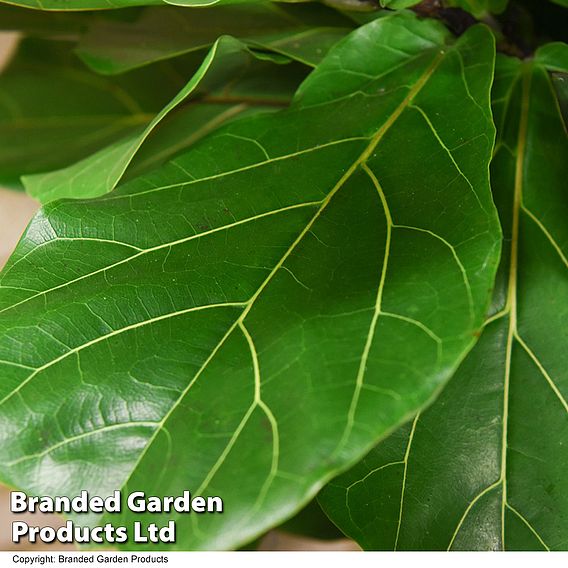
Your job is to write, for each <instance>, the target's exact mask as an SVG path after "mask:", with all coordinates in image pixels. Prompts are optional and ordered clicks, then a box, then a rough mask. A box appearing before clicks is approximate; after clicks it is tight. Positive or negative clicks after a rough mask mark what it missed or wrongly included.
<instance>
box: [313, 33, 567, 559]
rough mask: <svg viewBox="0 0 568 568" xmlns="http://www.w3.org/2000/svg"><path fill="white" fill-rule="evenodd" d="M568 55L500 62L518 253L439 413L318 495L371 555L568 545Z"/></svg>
mask: <svg viewBox="0 0 568 568" xmlns="http://www.w3.org/2000/svg"><path fill="white" fill-rule="evenodd" d="M566 49H567V46H563V47H562V46H561V45H559V44H555V45H550V46H547V47H545V48H543V49H542V50H540V51H539V52H537V54H536V56H535V58H534V61H528V62H526V63H522V62H520V61H518V60H516V59H507V58H505V57H504V56H501V58H500V60H499V64H498V67H497V76H496V83H495V86H494V92H493V97H494V111H495V120H496V124H497V127H498V133H500V136H499V141H498V146H497V149H496V153H495V158H494V161H493V164H492V185H493V192H494V195H495V201H496V203H497V206H498V208H499V212H500V217H501V223H502V225H503V229H504V233H505V243H506V244H505V248H504V251H503V259H502V264H501V269H500V271H499V276H498V278H497V287H496V290H495V294H494V302H493V307H492V311H491V315H490V317H489V319H488V320H487V323H486V325H485V329H484V331H483V334H482V336H481V339H480V341H479V343H478V344H477V345H476V347H475V348H474V349H473V351H472V352H471V354H470V355H469V356H468V357H467V359H466V361H465V362H464V363H463V365H462V366H461V367H460V369H459V370H458V372H457V373H456V375H455V376H454V377H453V378H452V379H451V381H450V383H449V384H448V386H447V387H446V388H445V390H444V391H443V393H442V394H441V396H440V397H439V398H438V400H437V401H436V402H435V403H434V405H433V406H432V407H430V408H428V409H427V410H426V411H425V412H424V413H423V414H420V415H419V416H418V417H417V419H416V420H415V421H414V422H413V423H412V424H409V425H407V426H405V427H404V428H403V429H401V430H400V431H398V432H397V433H396V434H394V435H393V436H391V437H390V438H388V439H387V440H386V441H384V442H383V443H381V444H379V445H378V446H377V447H376V448H375V449H374V450H373V451H372V452H371V453H370V454H369V455H368V456H367V457H366V458H365V459H364V460H363V461H362V462H360V463H359V464H358V465H357V466H355V467H354V468H353V469H352V470H351V471H349V472H347V473H346V474H344V475H343V476H341V477H339V478H338V479H336V480H334V481H333V482H332V483H331V484H330V485H329V486H328V487H327V488H326V489H325V490H324V492H323V493H322V495H321V496H320V501H321V503H323V505H324V507H325V508H326V510H327V512H328V514H330V515H331V517H332V519H333V520H334V521H335V522H336V523H337V524H338V525H339V526H340V527H341V528H342V529H343V530H344V531H345V532H346V533H347V534H348V535H350V536H352V537H353V538H355V539H356V540H357V541H358V542H359V543H360V544H361V545H362V546H364V547H365V548H370V549H387V550H390V549H401V550H407V549H411V550H417V549H418V550H430V549H435V550H445V549H452V550H456V549H458V550H498V549H506V550H566V548H567V547H568V497H567V496H568V482H567V478H566V471H567V468H568V417H567V413H568V404H567V402H566V400H567V398H568V373H567V369H568V355H567V351H566V344H567V341H568V311H567V306H568V262H567V256H568V229H567V224H566V218H567V216H568V196H567V194H566V179H567V178H568V161H567V160H566V157H567V156H568V139H567V135H566V127H565V125H564V124H563V120H562V116H561V113H560V109H559V105H558V101H557V97H556V93H555V91H554V88H553V85H552V82H551V77H550V70H551V69H554V70H558V69H562V68H564V69H566V70H568V61H567V60H566V58H565V57H564V56H563V55H562V54H564V55H565V54H566ZM547 67H548V69H547ZM417 527H420V530H416V529H417Z"/></svg>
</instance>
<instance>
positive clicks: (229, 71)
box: [23, 37, 303, 203]
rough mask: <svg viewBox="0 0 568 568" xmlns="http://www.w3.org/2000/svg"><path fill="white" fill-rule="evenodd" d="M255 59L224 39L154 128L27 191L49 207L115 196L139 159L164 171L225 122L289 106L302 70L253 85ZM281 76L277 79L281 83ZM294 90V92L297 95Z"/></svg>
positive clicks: (268, 75) (258, 77)
mask: <svg viewBox="0 0 568 568" xmlns="http://www.w3.org/2000/svg"><path fill="white" fill-rule="evenodd" d="M254 62H255V55H254V54H253V53H252V52H251V51H250V50H248V49H246V48H245V47H244V46H243V44H241V43H240V42H239V41H237V40H235V39H233V38H230V37H224V38H221V39H220V40H219V41H218V42H216V43H215V45H214V46H213V47H212V48H211V50H210V51H209V53H208V54H207V56H206V57H205V60H204V61H203V63H202V64H201V66H200V67H199V68H198V70H197V71H196V73H195V74H194V75H193V77H191V79H190V80H189V81H188V82H187V83H186V84H185V85H184V87H183V88H182V89H181V90H180V91H179V92H178V93H177V94H176V95H175V97H173V98H172V100H171V101H169V102H168V103H167V104H166V105H164V107H163V108H162V109H161V110H160V111H159V112H158V113H157V114H156V115H155V116H154V117H153V118H152V119H151V120H150V121H149V122H148V124H147V126H145V127H144V128H142V129H139V130H138V131H136V132H135V133H133V134H132V135H130V136H127V137H124V138H121V139H119V140H118V141H116V142H115V143H114V144H112V145H110V146H107V147H105V148H103V149H102V150H100V151H99V152H97V153H95V154H92V155H90V156H88V157H87V158H85V159H83V160H81V161H79V162H76V163H74V164H72V165H70V166H68V167H66V168H63V169H60V170H56V171H53V172H47V173H41V174H35V175H32V176H25V177H24V178H23V182H24V185H25V187H26V191H27V192H28V193H29V194H30V195H31V196H32V197H35V198H36V199H38V200H39V201H41V202H42V203H47V202H49V201H54V200H56V199H61V198H65V197H72V198H87V197H96V196H99V195H103V194H105V193H108V192H109V191H111V190H112V189H113V188H114V187H116V186H117V184H118V183H119V182H120V180H121V179H122V178H123V176H124V175H125V173H126V171H127V169H128V168H129V166H130V165H131V164H132V163H133V161H134V160H135V158H136V156H137V155H138V153H139V152H140V151H141V150H142V149H143V155H142V156H140V158H139V159H138V160H137V164H135V165H137V166H138V167H136V168H135V171H138V170H139V169H140V168H139V166H140V165H141V164H142V162H144V163H148V162H149V163H150V164H151V165H159V164H160V163H163V162H164V161H165V160H166V159H167V158H169V157H171V156H172V155H173V154H175V153H176V152H179V151H180V150H183V149H184V148H186V147H188V146H190V145H191V144H193V143H194V142H196V141H197V140H199V139H200V138H202V137H203V136H205V135H207V134H208V133H209V132H211V131H212V130H214V129H215V128H217V127H219V126H220V125H222V124H223V123H224V122H226V121H228V120H230V119H233V118H234V117H235V116H238V115H240V114H242V113H244V112H247V111H250V110H251V108H258V107H260V108H265V107H268V108H270V107H271V106H276V107H278V106H282V105H283V104H286V103H287V102H288V101H289V99H290V97H291V95H292V93H293V89H294V88H295V86H297V84H298V82H299V81H300V79H301V78H302V77H303V73H302V70H299V69H298V68H297V67H294V66H291V68H290V69H286V70H284V71H281V70H279V71H278V72H277V73H273V72H272V71H271V70H267V67H270V64H264V65H261V66H260V69H257V68H255V71H256V72H258V74H257V73H256V72H253V73H252V76H253V80H252V81H251V77H250V75H251V73H250V69H249V68H250V67H253V66H254ZM275 75H277V77H276V78H275ZM291 88H292V91H291ZM190 97H193V98H194V99H195V100H194V101H193V102H194V104H193V105H191V107H188V108H186V109H184V110H183V111H182V113H181V115H180V114H179V113H178V114H177V115H175V116H174V117H173V120H171V121H170V126H169V127H166V128H167V132H165V133H164V131H163V130H162V131H161V133H160V136H159V139H158V140H154V143H152V144H149V143H150V142H151V141H152V139H151V137H152V135H153V134H154V131H155V130H156V129H157V128H158V127H159V126H160V125H161V123H162V121H163V120H164V119H166V118H167V117H168V116H171V114H172V113H174V111H175V110H176V109H178V107H180V105H182V104H183V103H187V102H188V99H189V98H190Z"/></svg>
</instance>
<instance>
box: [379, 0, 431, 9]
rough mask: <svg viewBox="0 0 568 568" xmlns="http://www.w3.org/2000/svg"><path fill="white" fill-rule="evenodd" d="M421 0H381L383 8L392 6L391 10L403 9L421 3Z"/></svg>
mask: <svg viewBox="0 0 568 568" xmlns="http://www.w3.org/2000/svg"><path fill="white" fill-rule="evenodd" d="M420 2H421V0H379V3H380V5H381V7H382V8H390V9H391V10H401V9H403V8H410V7H411V6H416V4H420Z"/></svg>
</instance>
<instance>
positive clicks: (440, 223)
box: [0, 14, 500, 549]
mask: <svg viewBox="0 0 568 568" xmlns="http://www.w3.org/2000/svg"><path fill="white" fill-rule="evenodd" d="M493 58H494V51H493V43H492V35H491V33H490V32H489V30H487V29H486V28H485V27H474V28H471V29H470V30H469V31H468V32H467V33H466V34H465V35H464V36H462V37H461V38H460V39H459V40H457V42H456V43H453V41H452V39H451V38H450V37H449V34H448V33H447V32H446V30H445V29H444V28H443V27H442V26H440V25H439V24H438V23H436V22H431V21H419V20H417V19H416V18H414V17H413V16H412V15H410V14H397V15H394V16H392V17H389V18H382V19H379V20H376V21H374V22H372V23H370V24H368V25H366V26H363V27H362V28H360V29H358V30H357V31H355V32H354V33H352V34H351V35H350V36H349V37H348V38H347V39H346V40H345V41H343V42H341V43H340V44H339V45H338V46H337V47H336V48H334V49H333V50H332V51H331V52H330V54H329V55H328V57H327V58H326V59H325V60H324V61H323V62H322V63H321V65H319V66H318V68H317V69H316V70H315V71H314V72H313V73H312V74H311V75H310V76H309V77H308V79H307V80H306V81H305V82H304V83H303V85H302V86H301V88H300V89H299V91H298V93H297V96H296V98H295V100H294V103H293V105H292V106H291V108H290V109H289V110H286V111H281V112H278V113H274V114H268V115H256V116H254V117H251V118H248V119H243V120H240V121H237V122H233V123H231V124H230V125H228V126H226V127H224V128H222V129H220V130H218V131H216V132H215V133H213V134H212V135H210V136H209V137H208V138H206V139H204V140H203V141H202V142H200V143H199V144H197V145H196V146H194V147H193V148H192V149H191V151H189V152H187V153H185V154H183V155H181V156H180V157H178V158H176V159H175V160H174V161H173V163H172V164H170V165H167V166H164V167H162V168H160V169H158V170H156V171H154V172H153V173H151V174H147V175H144V176H143V177H141V178H139V179H137V180H133V181H132V182H130V183H128V184H126V185H123V186H121V187H119V188H118V189H117V190H115V191H114V192H113V193H111V194H110V195H106V196H104V197H102V198H99V199H94V200H87V201H59V202H55V203H53V204H50V205H48V206H46V207H45V208H44V209H42V210H41V212H40V213H39V214H38V216H37V217H36V218H35V219H34V220H33V222H32V223H31V225H30V226H29V228H28V229H27V231H26V233H25V235H24V237H23V239H22V241H21V242H20V244H19V246H18V248H17V250H16V252H15V254H14V255H13V256H12V258H11V260H10V261H9V263H8V265H7V267H6V268H5V270H4V272H3V273H2V277H1V280H0V318H1V319H0V369H1V373H2V381H1V382H0V475H1V478H2V480H3V481H5V482H7V483H9V484H12V485H15V486H19V487H23V488H25V489H26V490H27V491H29V492H31V493H40V494H60V493H63V494H74V493H75V492H76V491H77V490H78V489H79V488H81V489H87V490H89V491H92V492H93V493H95V494H106V493H108V492H109V491H111V490H114V489H116V488H117V487H121V488H122V489H123V490H124V491H125V492H129V491H134V490H143V491H146V492H147V493H148V494H152V495H166V494H168V495H172V494H177V493H178V492H180V491H181V490H183V489H189V490H191V491H192V492H193V493H194V494H206V495H207V494H209V495H211V494H218V495H220V496H221V497H223V499H224V502H225V512H224V513H223V514H222V515H201V516H196V515H180V516H178V517H177V518H176V521H177V531H178V532H177V542H176V543H175V545H172V546H173V547H176V548H181V549H194V548H195V549H197V548H207V549H211V548H230V547H236V546H239V545H241V544H242V543H244V542H246V541H248V540H250V539H252V538H254V537H255V536H257V535H258V534H260V533H262V532H263V531H264V530H266V529H267V528H268V527H270V526H273V525H275V524H277V523H279V522H281V521H282V520H284V519H285V518H287V517H289V516H291V515H292V514H293V513H294V512H296V511H297V510H298V509H299V508H301V506H302V505H303V504H305V503H307V502H308V501H309V500H310V499H311V498H312V497H313V496H314V494H315V493H316V492H317V491H318V490H319V488H320V487H321V486H322V484H323V483H325V482H326V481H327V480H329V479H330V478H331V477H332V476H334V475H335V474H336V473H337V472H338V471H339V470H341V469H344V468H345V467H347V466H349V465H350V464H352V463H353V462H354V461H355V460H357V459H359V458H360V457H361V455H362V454H363V453H364V452H366V451H368V450H369V449H370V448H371V447H372V445H373V444H374V443H375V442H376V441H377V439H378V438H380V437H381V436H384V435H385V434H386V433H387V432H389V431H390V430H392V429H393V428H395V427H396V426H398V425H399V424H401V423H403V422H404V421H405V420H407V419H408V417H409V416H411V415H412V414H414V413H415V412H416V410H417V408H419V407H421V406H422V405H424V404H425V403H426V402H427V401H429V400H430V399H431V398H432V396H433V395H434V394H435V393H437V392H438V391H439V390H440V388H441V387H442V386H443V384H444V383H445V382H446V380H447V379H448V378H449V377H450V376H451V375H452V374H453V373H454V371H455V369H456V367H457V365H458V363H459V361H460V360H461V359H462V358H463V357H464V355H465V354H466V352H467V351H468V350H469V349H470V348H471V346H472V345H473V344H474V342H475V334H476V331H477V330H478V329H479V327H480V325H481V323H482V321H483V316H484V314H485V312H486V309H487V303H488V300H489V290H490V288H491V283H492V282H493V280H494V275H495V270H496V266H497V260H498V256H499V249H500V229H499V226H498V219H497V214H496V211H495V209H494V206H493V203H492V199H491V195H490V191H489V179H488V164H489V160H490V156H491V150H492V147H493V138H494V127H493V124H492V121H491V114H490V108H489V89H490V84H491V80H492V73H493ZM448 92H451V93H452V97H451V98H449V97H448V96H447V93H448ZM441 106H443V108H444V112H443V113H441V112H439V109H440V107H441ZM32 267H33V268H32ZM22 424H25V429H23V428H22V427H21V425H22ZM167 518H168V519H169V518H171V517H170V515H169V514H167ZM81 520H82V522H85V520H84V519H83V518H82V519H81ZM136 520H141V521H142V522H161V521H165V520H166V517H165V516H164V517H162V516H160V515H148V516H145V515H142V516H140V515H136V517H134V516H133V514H132V513H127V512H125V513H124V514H123V515H121V516H117V515H113V516H112V518H110V517H109V518H108V521H109V522H114V523H120V524H126V525H130V524H131V523H132V522H134V521H136ZM102 521H105V519H102ZM130 546H133V545H132V544H130Z"/></svg>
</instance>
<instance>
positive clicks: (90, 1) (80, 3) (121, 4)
mask: <svg viewBox="0 0 568 568" xmlns="http://www.w3.org/2000/svg"><path fill="white" fill-rule="evenodd" d="M0 3H3V4H11V5H13V6H22V7H24V8H33V9H35V10H57V11H60V10H69V11H82V10H101V9H110V8H129V7H132V6H148V5H154V4H164V1H163V0H0Z"/></svg>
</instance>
